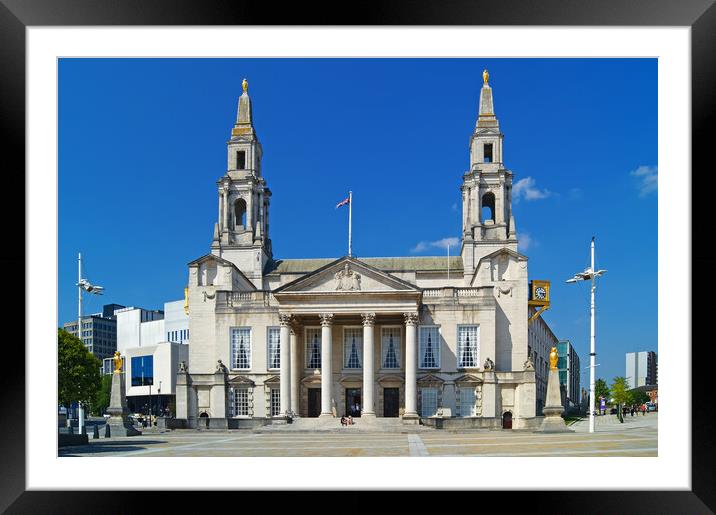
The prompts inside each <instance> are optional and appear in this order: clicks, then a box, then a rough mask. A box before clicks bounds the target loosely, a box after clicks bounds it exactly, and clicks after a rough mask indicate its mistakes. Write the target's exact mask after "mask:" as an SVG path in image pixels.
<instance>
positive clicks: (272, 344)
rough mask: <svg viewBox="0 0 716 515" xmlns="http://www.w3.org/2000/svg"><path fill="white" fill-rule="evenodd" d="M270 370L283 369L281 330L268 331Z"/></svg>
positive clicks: (271, 329)
mask: <svg viewBox="0 0 716 515" xmlns="http://www.w3.org/2000/svg"><path fill="white" fill-rule="evenodd" d="M268 368H281V329H280V328H278V327H269V329H268Z"/></svg>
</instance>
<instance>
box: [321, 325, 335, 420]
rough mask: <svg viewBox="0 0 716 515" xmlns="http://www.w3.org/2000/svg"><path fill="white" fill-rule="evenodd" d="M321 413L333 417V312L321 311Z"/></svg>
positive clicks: (323, 415)
mask: <svg viewBox="0 0 716 515" xmlns="http://www.w3.org/2000/svg"><path fill="white" fill-rule="evenodd" d="M319 316H320V317H321V415H320V417H321V418H323V417H333V411H332V410H331V399H333V366H332V364H333V361H332V360H333V352H332V350H333V335H332V334H331V333H332V331H333V313H321V314H320V315H319Z"/></svg>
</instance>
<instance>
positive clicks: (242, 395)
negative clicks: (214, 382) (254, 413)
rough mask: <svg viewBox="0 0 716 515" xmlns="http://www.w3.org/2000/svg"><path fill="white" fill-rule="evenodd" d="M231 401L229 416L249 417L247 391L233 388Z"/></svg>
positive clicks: (246, 389)
mask: <svg viewBox="0 0 716 515" xmlns="http://www.w3.org/2000/svg"><path fill="white" fill-rule="evenodd" d="M232 390H233V395H231V396H230V399H231V416H232V417H248V416H249V389H248V388H233V389H232Z"/></svg>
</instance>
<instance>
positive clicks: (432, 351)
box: [418, 325, 440, 368]
mask: <svg viewBox="0 0 716 515" xmlns="http://www.w3.org/2000/svg"><path fill="white" fill-rule="evenodd" d="M418 340H419V349H418V351H419V353H420V368H440V333H439V332H438V327H437V326H435V325H432V326H420V327H419V337H418Z"/></svg>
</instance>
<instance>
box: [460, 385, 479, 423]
mask: <svg viewBox="0 0 716 515" xmlns="http://www.w3.org/2000/svg"><path fill="white" fill-rule="evenodd" d="M457 416H458V417H473V416H475V388H473V387H472V386H463V387H462V388H460V411H459V413H458V415H457Z"/></svg>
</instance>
